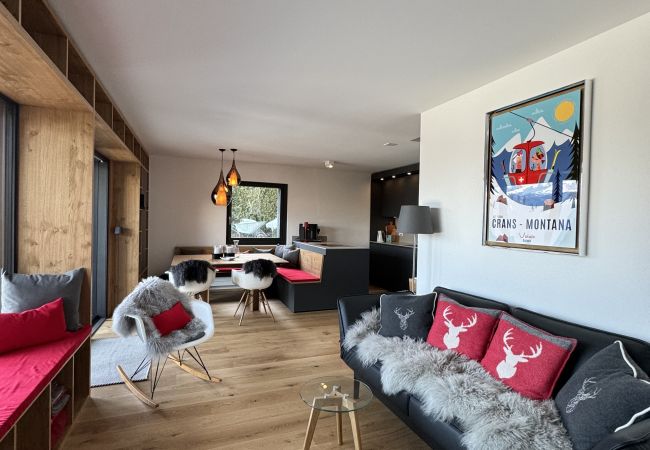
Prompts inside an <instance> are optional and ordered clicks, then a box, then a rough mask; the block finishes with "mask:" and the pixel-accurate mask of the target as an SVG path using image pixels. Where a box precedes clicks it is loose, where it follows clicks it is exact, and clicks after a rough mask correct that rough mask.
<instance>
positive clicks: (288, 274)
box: [278, 267, 320, 283]
mask: <svg viewBox="0 0 650 450" xmlns="http://www.w3.org/2000/svg"><path fill="white" fill-rule="evenodd" d="M278 276H280V277H282V278H284V279H285V280H287V281H288V282H289V283H315V282H320V277H319V276H316V275H313V274H311V273H309V272H305V271H304V270H300V269H292V268H289V267H278Z"/></svg>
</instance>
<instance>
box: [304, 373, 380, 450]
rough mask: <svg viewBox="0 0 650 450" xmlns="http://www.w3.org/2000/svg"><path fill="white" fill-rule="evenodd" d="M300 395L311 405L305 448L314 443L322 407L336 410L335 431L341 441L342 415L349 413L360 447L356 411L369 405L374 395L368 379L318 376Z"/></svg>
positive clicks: (355, 444)
mask: <svg viewBox="0 0 650 450" xmlns="http://www.w3.org/2000/svg"><path fill="white" fill-rule="evenodd" d="M300 397H301V398H302V400H303V401H304V402H305V403H306V404H307V405H308V406H309V407H310V408H311V414H310V415H309V424H308V425H307V433H306V434H305V443H304V445H303V449H305V450H306V449H308V448H309V447H310V446H311V441H312V439H313V437H314V431H315V430H316V423H317V422H318V416H319V415H320V412H321V411H327V412H333V413H336V435H337V437H338V441H339V445H341V444H343V433H342V431H341V425H342V423H341V416H342V414H343V413H346V414H347V415H348V417H350V424H351V426H352V437H353V439H354V448H355V449H356V450H360V449H361V435H360V434H359V420H358V418H357V414H356V412H357V411H358V410H360V409H361V408H364V407H366V406H368V405H369V404H370V402H371V401H372V397H373V395H372V391H371V390H370V388H369V387H368V386H367V385H366V384H365V383H363V382H361V381H359V380H355V379H354V378H349V377H322V378H317V379H315V380H311V381H308V382H307V383H305V384H304V385H303V386H302V388H301V389H300Z"/></svg>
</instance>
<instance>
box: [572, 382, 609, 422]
mask: <svg viewBox="0 0 650 450" xmlns="http://www.w3.org/2000/svg"><path fill="white" fill-rule="evenodd" d="M595 380H596V378H595V377H589V378H585V379H584V381H583V382H582V387H581V388H580V389H578V393H577V394H576V395H575V397H573V398H572V399H571V400H569V403H567V405H566V412H567V414H571V413H572V412H573V411H575V409H576V406H578V403H580V402H582V401H584V400H587V399H590V398H596V397H597V396H598V394H599V393H600V391H601V390H602V389H601V388H595V389H594V390H593V391H588V390H587V389H589V388H590V387H591V385H592V384H596V381H595Z"/></svg>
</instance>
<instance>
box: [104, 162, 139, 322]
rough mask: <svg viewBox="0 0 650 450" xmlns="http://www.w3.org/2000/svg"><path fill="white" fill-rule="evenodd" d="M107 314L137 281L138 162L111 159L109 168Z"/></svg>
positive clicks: (111, 311)
mask: <svg viewBox="0 0 650 450" xmlns="http://www.w3.org/2000/svg"><path fill="white" fill-rule="evenodd" d="M108 214H109V218H108V221H109V229H110V230H113V229H115V227H116V226H120V227H122V234H120V235H115V234H113V233H110V234H109V246H108V261H109V275H108V286H109V292H108V315H109V316H110V315H112V314H113V310H114V309H115V306H117V305H118V304H119V303H120V302H121V301H122V299H123V298H124V297H125V296H126V295H127V294H128V293H129V292H131V290H132V289H133V288H134V287H135V285H136V284H137V283H138V281H139V279H138V275H139V273H138V269H139V267H138V265H139V252H140V165H139V164H138V163H125V162H119V161H111V165H110V169H109V213H108Z"/></svg>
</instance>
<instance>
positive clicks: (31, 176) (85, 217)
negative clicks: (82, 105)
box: [16, 106, 94, 324]
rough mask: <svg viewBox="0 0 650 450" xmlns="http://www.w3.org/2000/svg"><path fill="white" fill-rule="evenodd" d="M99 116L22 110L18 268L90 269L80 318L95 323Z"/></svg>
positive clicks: (40, 270) (30, 108)
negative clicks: (95, 161)
mask: <svg viewBox="0 0 650 450" xmlns="http://www.w3.org/2000/svg"><path fill="white" fill-rule="evenodd" d="M93 133H94V118H93V114H92V113H90V112H79V111H63V110H57V109H49V108H38V107H33V106H23V107H22V108H21V110H20V125H19V155H18V202H17V220H16V225H17V226H16V235H17V236H16V253H17V255H16V256H17V258H16V260H17V261H16V262H17V269H18V272H21V273H60V272H65V271H67V270H70V269H74V268H76V267H84V268H85V269H86V275H85V278H84V283H83V287H82V294H81V305H80V316H81V322H82V323H83V324H88V323H90V318H91V317H90V279H91V278H90V275H91V273H90V271H91V245H92V199H93V195H92V194H93V154H94V152H93Z"/></svg>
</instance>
